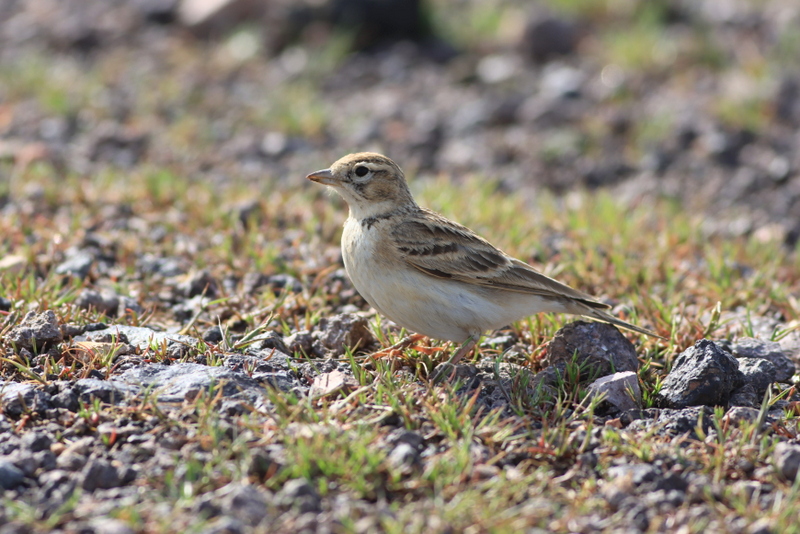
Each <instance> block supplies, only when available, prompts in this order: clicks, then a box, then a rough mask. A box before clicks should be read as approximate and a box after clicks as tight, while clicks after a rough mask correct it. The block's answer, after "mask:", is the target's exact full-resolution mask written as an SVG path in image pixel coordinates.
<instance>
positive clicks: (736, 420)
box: [725, 406, 759, 425]
mask: <svg viewBox="0 0 800 534" xmlns="http://www.w3.org/2000/svg"><path fill="white" fill-rule="evenodd" d="M758 413H759V411H758V410H756V409H755V408H749V407H747V406H734V407H733V408H731V409H730V410H728V411H727V412H726V413H725V420H726V421H728V423H730V424H732V425H738V424H740V423H742V422H744V421H755V420H756V419H758Z"/></svg>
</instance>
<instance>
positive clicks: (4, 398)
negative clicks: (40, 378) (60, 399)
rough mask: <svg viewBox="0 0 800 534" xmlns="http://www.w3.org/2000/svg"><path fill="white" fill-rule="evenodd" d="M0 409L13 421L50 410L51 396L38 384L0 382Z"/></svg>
mask: <svg viewBox="0 0 800 534" xmlns="http://www.w3.org/2000/svg"><path fill="white" fill-rule="evenodd" d="M0 408H2V412H3V413H4V414H5V415H7V416H9V417H12V418H15V419H16V418H18V417H21V416H22V415H24V414H26V413H31V412H32V413H44V412H45V411H46V410H49V409H50V408H52V404H51V396H50V395H49V394H48V393H47V392H45V391H43V390H42V388H41V386H40V385H38V384H31V383H26V382H3V381H0Z"/></svg>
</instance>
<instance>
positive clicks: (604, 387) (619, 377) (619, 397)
mask: <svg viewBox="0 0 800 534" xmlns="http://www.w3.org/2000/svg"><path fill="white" fill-rule="evenodd" d="M588 390H589V394H590V395H599V394H605V399H604V401H603V402H604V403H608V404H609V405H611V406H612V407H613V408H614V410H615V411H618V412H624V411H626V410H634V409H636V408H640V407H641V405H642V390H641V388H640V387H639V378H638V376H637V375H636V373H634V372H632V371H625V372H622V373H614V374H613V375H608V376H604V377H602V378H598V379H597V380H595V381H594V382H592V383H591V384H589V387H588Z"/></svg>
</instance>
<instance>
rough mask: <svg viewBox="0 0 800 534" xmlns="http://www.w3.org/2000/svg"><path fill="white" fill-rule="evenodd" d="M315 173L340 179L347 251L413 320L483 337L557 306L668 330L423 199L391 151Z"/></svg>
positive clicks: (378, 302)
mask: <svg viewBox="0 0 800 534" xmlns="http://www.w3.org/2000/svg"><path fill="white" fill-rule="evenodd" d="M308 179H310V180H313V181H315V182H319V183H321V184H325V185H327V186H330V187H332V188H333V189H334V190H336V192H337V193H339V194H340V195H341V196H342V198H344V200H345V201H346V202H347V204H348V206H349V207H350V216H349V218H348V219H347V221H346V222H345V225H344V233H343V234H342V256H343V258H344V265H345V269H346V270H347V274H348V275H349V276H350V279H351V280H352V281H353V284H354V285H355V287H356V289H357V290H358V292H359V293H361V295H362V296H363V297H364V299H366V301H367V302H369V303H370V304H371V305H372V307H374V308H375V309H376V310H377V311H378V312H380V313H381V314H383V315H385V316H386V317H388V318H390V319H391V320H392V321H394V322H395V323H397V324H398V325H400V326H402V327H405V328H407V329H408V330H411V331H413V332H417V333H420V334H424V335H426V336H429V337H432V338H436V339H445V340H450V341H456V342H464V341H471V342H472V343H471V344H474V342H475V341H477V339H478V338H479V337H480V335H481V334H482V333H483V332H485V331H487V330H493V329H496V328H500V327H502V326H506V325H508V324H510V323H512V322H514V321H518V320H520V319H522V318H524V317H527V316H529V315H533V314H535V313H538V312H557V313H571V314H576V315H584V316H587V317H591V318H593V319H597V320H599V321H603V322H607V323H611V324H614V325H617V326H620V327H622V328H626V329H628V330H633V331H635V332H639V333H642V334H647V335H650V336H656V337H659V336H657V335H656V334H654V333H653V332H650V331H649V330H646V329H644V328H640V327H638V326H635V325H632V324H629V323H626V322H624V321H621V320H620V319H617V318H616V317H614V316H612V315H610V314H609V313H608V312H607V311H606V310H607V309H608V308H609V306H608V305H606V304H603V303H601V302H597V301H596V300H594V299H593V298H592V297H591V296H589V295H587V294H585V293H582V292H580V291H577V290H575V289H573V288H571V287H569V286H567V285H565V284H562V283H560V282H558V281H556V280H553V279H552V278H549V277H547V276H545V275H543V274H541V273H539V272H537V271H536V270H535V269H534V268H533V267H531V266H530V265H528V264H526V263H524V262H522V261H520V260H518V259H515V258H512V257H511V256H509V255H508V254H506V253H504V252H503V251H501V250H500V249H498V248H496V247H495V246H493V245H492V244H491V243H489V242H488V241H486V240H485V239H483V238H481V237H479V236H478V235H476V234H475V233H474V232H473V231H472V230H470V229H469V228H467V227H465V226H462V225H460V224H458V223H455V222H453V221H450V220H448V219H446V218H444V217H442V216H441V215H439V214H437V213H434V212H432V211H430V210H427V209H425V208H421V207H420V206H419V205H417V203H416V202H415V201H414V198H413V197H412V196H411V192H410V191H409V189H408V185H407V184H406V180H405V176H404V174H403V171H402V170H401V169H400V167H398V166H397V165H396V164H395V163H394V162H393V161H392V160H390V159H389V158H387V157H385V156H382V155H380V154H375V153H370V152H362V153H358V154H350V155H348V156H345V157H343V158H342V159H340V160H339V161H337V162H336V163H334V164H333V165H331V167H330V168H329V169H324V170H321V171H317V172H314V173H311V174H309V175H308ZM471 344H470V349H471ZM459 352H460V353H461V354H458V355H456V356H454V358H453V360H452V361H455V360H457V359H458V358H460V357H461V355H463V352H464V351H459Z"/></svg>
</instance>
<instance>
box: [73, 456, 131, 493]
mask: <svg viewBox="0 0 800 534" xmlns="http://www.w3.org/2000/svg"><path fill="white" fill-rule="evenodd" d="M80 484H81V487H82V488H83V489H84V490H85V491H95V490H97V489H110V488H117V487H119V486H120V485H122V477H120V473H119V471H118V470H117V468H116V467H115V466H114V465H113V464H112V463H111V462H109V461H108V460H104V459H102V458H94V459H92V460H90V461H89V462H87V463H86V465H85V466H84V468H83V470H82V471H81V482H80Z"/></svg>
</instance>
